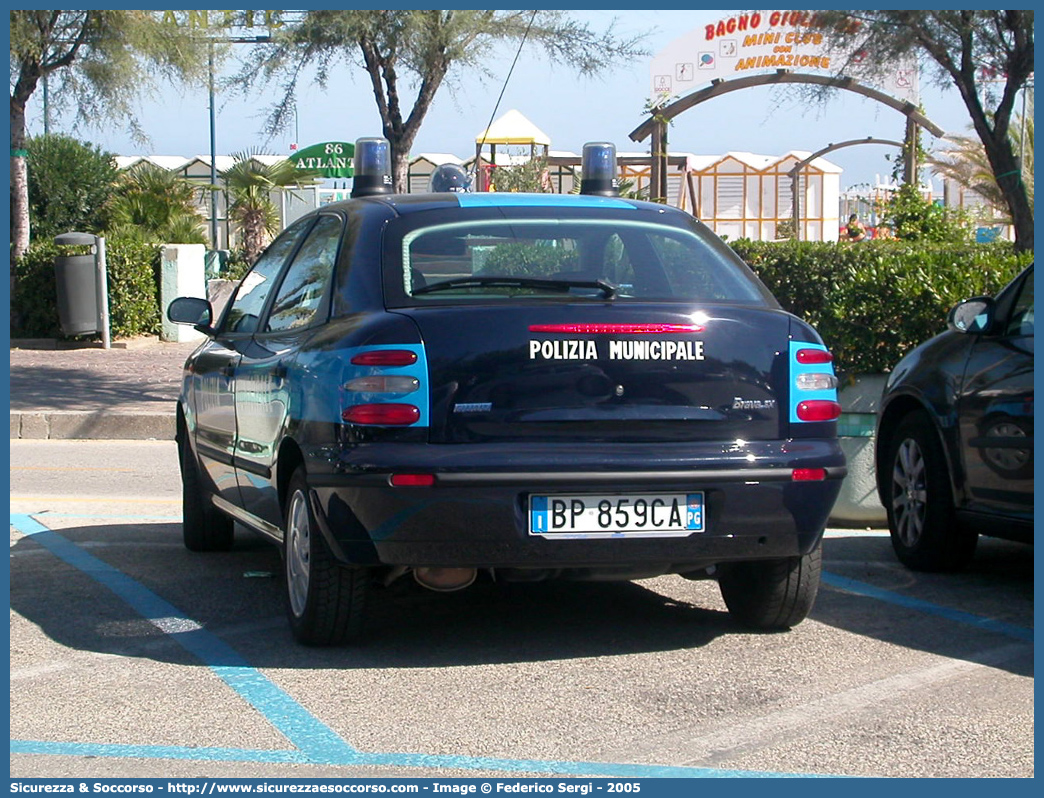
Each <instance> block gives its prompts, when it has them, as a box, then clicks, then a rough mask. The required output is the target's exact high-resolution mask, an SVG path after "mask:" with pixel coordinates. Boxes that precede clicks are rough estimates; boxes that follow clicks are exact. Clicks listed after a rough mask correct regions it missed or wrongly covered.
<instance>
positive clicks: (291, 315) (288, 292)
mask: <svg viewBox="0 0 1044 798" xmlns="http://www.w3.org/2000/svg"><path fill="white" fill-rule="evenodd" d="M341 227H342V225H341V219H340V217H337V216H321V217H320V218H319V221H318V222H316V225H315V227H313V228H312V231H311V232H310V233H309V234H308V238H306V239H305V241H304V243H303V244H302V245H301V248H300V249H299V250H298V252H297V254H296V255H295V256H294V260H293V263H291V264H290V267H289V268H288V269H287V270H286V274H285V275H284V277H283V281H282V283H281V284H280V286H279V291H278V292H277V293H276V298H275V301H274V302H273V303H272V310H271V312H270V313H269V316H268V322H267V324H266V325H265V330H266V331H267V332H278V331H281V330H292V329H296V328H298V327H307V326H308V325H309V324H311V323H313V322H314V321H315V320H316V313H317V311H318V310H319V307H320V305H321V304H322V299H323V293H324V291H325V290H326V285H327V283H328V282H329V280H330V275H331V274H332V273H333V268H334V263H335V262H336V260H337V250H338V247H339V246H340V243H341Z"/></svg>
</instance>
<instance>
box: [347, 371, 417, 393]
mask: <svg viewBox="0 0 1044 798" xmlns="http://www.w3.org/2000/svg"><path fill="white" fill-rule="evenodd" d="M418 388H420V380H418V379H417V378H416V377H408V376H404V375H401V374H369V375H367V376H365V377H356V378H355V379H351V380H348V382H346V383H345V384H344V389H345V390H346V391H356V392H358V393H396V394H403V393H413V392H414V391H416V390H417V389H418Z"/></svg>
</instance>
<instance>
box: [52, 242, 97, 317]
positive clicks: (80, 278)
mask: <svg viewBox="0 0 1044 798" xmlns="http://www.w3.org/2000/svg"><path fill="white" fill-rule="evenodd" d="M54 242H55V243H56V244H59V245H62V246H85V245H86V246H94V245H95V236H93V235H90V234H88V233H62V234H61V235H60V236H55V239H54ZM96 257H97V255H96V254H93V253H92V254H90V255H59V256H57V257H56V258H55V259H54V282H55V287H56V288H57V291H58V323H59V326H60V327H61V329H62V332H63V333H64V334H65V335H86V334H88V333H96V332H101V328H100V327H99V325H98V322H99V318H98V268H97V262H96Z"/></svg>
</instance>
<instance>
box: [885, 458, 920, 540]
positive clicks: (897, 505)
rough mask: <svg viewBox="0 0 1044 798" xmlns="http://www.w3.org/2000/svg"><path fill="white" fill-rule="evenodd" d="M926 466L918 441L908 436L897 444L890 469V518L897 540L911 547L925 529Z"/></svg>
mask: <svg viewBox="0 0 1044 798" xmlns="http://www.w3.org/2000/svg"><path fill="white" fill-rule="evenodd" d="M926 475H927V468H926V467H925V462H924V454H923V453H922V452H921V447H920V446H918V445H917V441H915V440H912V439H910V438H907V439H906V440H904V441H903V442H902V443H901V444H900V445H899V450H898V451H897V452H896V456H895V464H894V466H893V468H892V517H893V518H894V523H895V531H896V533H897V534H898V536H899V540H900V541H901V542H902V543H903V545H905V546H914V545H916V544H917V542H918V541H919V540H920V539H921V534H922V533H923V532H924V521H925V516H926V514H927V509H928V490H927V486H926V484H925V477H926Z"/></svg>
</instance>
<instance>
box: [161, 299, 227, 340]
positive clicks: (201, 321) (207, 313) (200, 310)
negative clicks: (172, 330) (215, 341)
mask: <svg viewBox="0 0 1044 798" xmlns="http://www.w3.org/2000/svg"><path fill="white" fill-rule="evenodd" d="M167 318H168V319H170V320H171V321H172V322H174V323H175V324H191V325H192V326H193V327H194V328H195V329H197V330H199V331H200V332H201V333H203V334H204V335H214V333H215V332H217V331H216V330H215V329H214V328H213V327H211V324H212V323H213V321H214V310H213V308H211V307H210V303H209V302H208V301H207V300H205V299H202V298H200V297H195V296H180V297H178V298H177V299H175V300H174V301H173V302H171V303H170V305H168V306H167Z"/></svg>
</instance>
